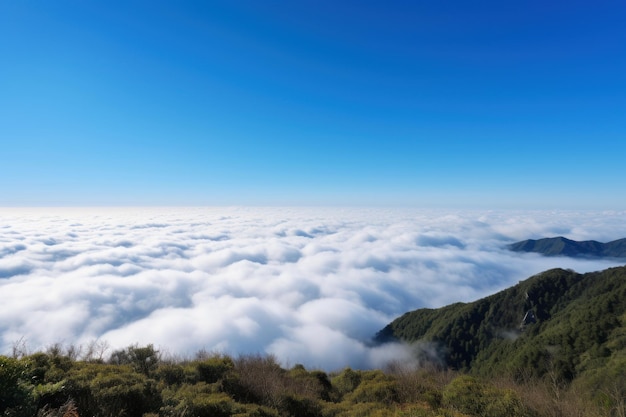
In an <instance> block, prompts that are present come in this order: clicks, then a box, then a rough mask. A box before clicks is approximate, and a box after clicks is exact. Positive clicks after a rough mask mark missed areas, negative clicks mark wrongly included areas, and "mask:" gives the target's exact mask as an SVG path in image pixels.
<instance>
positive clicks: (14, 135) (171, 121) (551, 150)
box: [0, 0, 626, 209]
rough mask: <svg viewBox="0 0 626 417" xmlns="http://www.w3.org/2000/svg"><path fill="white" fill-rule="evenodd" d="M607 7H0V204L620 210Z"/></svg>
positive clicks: (623, 171)
mask: <svg viewBox="0 0 626 417" xmlns="http://www.w3.org/2000/svg"><path fill="white" fill-rule="evenodd" d="M625 21H626V3H624V2H623V1H621V0H620V1H599V2H590V1H585V2H578V1H567V2H565V1H550V2H545V1H532V0H531V1H525V2H503V1H472V2H469V1H465V2H461V1H436V2H425V1H424V2H422V1H406V2H404V1H388V2H373V1H342V2H340V1H323V0H322V1H296V2H294V1H210V2H204V1H197V2H191V1H169V2H161V1H145V2H141V1H101V2H95V1H93V2H84V1H65V0H61V1H54V2H45V1H5V2H2V3H0V60H1V61H0V62H1V65H0V92H1V93H0V145H1V148H0V170H1V171H0V172H1V174H2V175H1V176H0V205H6V206H30V205H71V206H75V205H78V206H80V205H408V206H423V207H432V206H435V207H436V206H447V207H465V206H467V207H485V208H509V207H511V208H576V209H578V208H594V209H597V208H601V209H604V208H606V209H624V208H626V198H625V197H624V195H626V185H625V184H626V181H624V179H625V178H626V164H625V163H624V159H625V158H624V157H625V156H626V25H624V22H625Z"/></svg>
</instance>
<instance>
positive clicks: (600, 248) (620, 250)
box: [508, 236, 626, 258]
mask: <svg viewBox="0 0 626 417" xmlns="http://www.w3.org/2000/svg"><path fill="white" fill-rule="evenodd" d="M508 247H509V249H510V250H512V251H515V252H536V253H541V254H543V255H547V256H572V257H609V258H626V239H619V240H614V241H612V242H608V243H602V242H597V241H595V240H584V241H580V242H579V241H575V240H571V239H567V238H564V237H562V236H558V237H550V238H544V239H537V240H534V239H528V240H523V241H521V242H516V243H513V244H511V245H509V246H508Z"/></svg>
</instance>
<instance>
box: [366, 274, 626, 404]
mask: <svg viewBox="0 0 626 417" xmlns="http://www.w3.org/2000/svg"><path fill="white" fill-rule="evenodd" d="M529 312H530V313H529ZM527 313H528V315H527ZM528 317H532V319H528ZM525 318H526V320H525ZM377 337H378V340H379V341H381V342H382V341H388V340H393V339H400V340H404V341H408V342H415V343H416V349H417V348H419V347H420V346H423V345H424V344H429V345H430V346H431V350H432V348H433V347H434V348H436V350H437V351H438V352H439V353H440V355H441V357H439V358H438V360H439V361H440V362H441V363H445V364H446V365H447V366H449V367H451V368H452V369H455V370H459V371H463V372H467V373H470V374H472V375H474V376H481V377H483V378H488V379H493V378H498V377H502V376H504V377H507V378H511V379H512V380H514V381H517V382H518V383H528V382H529V381H548V382H549V384H550V389H551V390H552V391H553V392H555V395H556V394H557V393H558V394H559V395H560V394H561V393H562V392H563V391H567V390H580V391H581V392H584V393H585V395H584V396H585V397H587V398H588V399H589V400H590V401H595V402H596V403H603V404H605V405H606V406H607V407H609V406H610V405H611V404H616V403H619V401H617V402H616V400H615V398H620V397H621V398H622V399H623V398H625V397H626V267H619V268H611V269H607V270H605V271H601V272H593V273H588V274H577V273H575V272H573V271H567V270H562V269H554V270H550V271H546V272H544V273H541V274H538V275H536V276H534V277H531V278H529V279H527V280H525V281H522V282H520V283H519V284H518V285H516V286H514V287H512V288H508V289H506V290H504V291H501V292H499V293H497V294H494V295H492V296H490V297H487V298H484V299H481V300H478V301H475V302H473V303H467V304H464V303H458V304H453V305H450V306H447V307H444V308H440V309H420V310H416V311H413V312H410V313H406V314H404V315H403V316H402V317H400V318H398V319H397V320H395V321H394V322H392V323H391V324H389V325H388V326H387V327H386V328H385V329H383V330H382V331H381V332H380V333H379V335H378V336H377ZM423 359H428V358H423ZM609 397H610V398H609ZM621 404H622V405H621V406H622V407H623V401H622V402H621ZM482 414H484V415H487V414H488V413H486V412H483V413H482ZM619 415H623V414H619Z"/></svg>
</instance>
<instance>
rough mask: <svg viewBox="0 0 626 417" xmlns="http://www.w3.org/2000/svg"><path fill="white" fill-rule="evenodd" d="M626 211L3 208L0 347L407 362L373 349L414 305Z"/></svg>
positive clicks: (400, 350)
mask: <svg viewBox="0 0 626 417" xmlns="http://www.w3.org/2000/svg"><path fill="white" fill-rule="evenodd" d="M625 216H626V213H623V212H603V213H601V212H580V213H577V212H505V211H499V212H486V211H483V212H479V211H474V212H462V211H454V212H435V211H420V210H413V211H411V210H382V209H350V210H348V209H279V208H276V209H253V208H230V209H228V208H192V209H156V208H155V209H81V210H79V209H73V210H70V209H20V210H19V211H17V210H11V209H3V210H0V352H3V353H8V352H10V350H11V347H12V345H13V344H14V343H15V342H17V341H18V340H19V339H22V338H23V339H25V340H27V341H28V343H29V345H30V346H31V347H32V348H33V349H38V348H42V347H45V346H46V345H49V344H51V343H56V342H63V343H75V344H80V343H83V344H85V343H88V342H89V341H90V340H93V339H95V338H100V339H101V340H106V341H107V342H108V343H109V344H110V345H111V346H112V347H113V348H121V347H125V346H127V345H130V344H132V343H142V344H145V343H154V344H155V345H157V346H160V347H161V348H162V349H164V350H166V351H168V352H171V353H179V354H183V355H185V354H193V353H194V352H195V351H197V350H199V349H207V350H219V351H224V352H226V353H231V354H238V353H264V352H266V353H274V354H276V355H277V356H278V357H279V359H281V360H282V361H284V363H285V364H289V363H291V364H294V363H303V364H305V365H308V366H320V367H324V368H326V369H334V368H340V367H343V366H347V365H350V366H353V367H368V366H382V365H383V362H385V361H387V360H391V359H403V358H404V359H407V358H408V356H407V355H410V349H407V348H406V347H402V346H396V345H393V346H388V347H385V348H380V347H379V348H373V347H371V346H369V345H368V339H369V338H370V337H372V336H373V335H374V334H375V332H376V331H378V330H380V329H381V328H382V327H383V326H384V325H385V324H387V323H388V322H389V321H391V320H392V319H394V318H395V317H397V316H398V315H400V314H402V313H404V312H406V311H409V310H413V309H416V308H419V307H438V306H442V305H445V304H448V303H452V302H456V301H472V300H475V299H478V298H480V297H483V296H486V295H488V294H491V293H493V292H495V291H497V290H500V289H502V288H505V287H508V286H510V285H513V284H515V283H517V281H519V280H521V279H524V278H527V277H529V276H531V275H533V274H535V273H537V272H540V271H543V270H545V269H549V268H554V267H563V268H572V269H574V270H577V271H580V272H586V271H591V270H599V269H604V268H607V267H610V266H614V265H616V263H615V262H612V261H606V260H581V259H568V258H546V257H541V256H538V255H535V254H518V253H513V252H510V251H508V250H506V248H505V245H506V244H507V243H511V242H514V241H517V240H522V239H526V238H538V237H544V236H556V235H565V236H567V237H570V238H572V239H596V240H601V241H609V240H613V239H618V238H622V237H625V236H626V222H624V218H625Z"/></svg>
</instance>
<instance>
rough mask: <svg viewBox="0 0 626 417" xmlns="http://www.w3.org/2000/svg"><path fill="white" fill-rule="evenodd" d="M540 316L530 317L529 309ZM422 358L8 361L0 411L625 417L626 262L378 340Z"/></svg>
mask: <svg viewBox="0 0 626 417" xmlns="http://www.w3.org/2000/svg"><path fill="white" fill-rule="evenodd" d="M529 311H532V312H533V315H532V320H531V319H529V318H528V317H529V316H526V320H523V318H524V316H525V315H526V313H527V312H529ZM396 338H400V339H404V340H406V341H411V342H415V345H414V346H415V352H416V355H417V357H418V358H419V359H420V363H421V366H420V367H418V368H414V367H412V366H410V365H408V364H403V363H390V364H389V365H388V367H387V368H385V369H384V370H367V371H364V370H354V369H350V368H346V369H343V370H340V371H337V372H333V373H326V372H324V371H320V370H307V369H306V368H305V367H304V366H302V365H295V366H294V367H292V368H291V369H284V368H283V367H281V366H280V365H279V363H278V362H277V361H276V359H275V358H274V357H272V356H264V355H247V356H239V357H230V356H226V355H222V354H210V353H207V352H200V353H198V354H197V356H196V357H195V358H193V359H173V358H166V357H163V356H162V355H161V354H160V352H159V351H158V350H156V349H155V348H154V346H152V345H148V346H129V347H128V348H126V349H122V350H119V351H115V352H113V353H112V354H111V355H109V356H108V357H107V358H105V357H104V354H103V352H104V348H103V346H100V345H94V346H90V347H89V348H88V349H87V350H86V352H85V353H84V354H83V355H81V350H80V349H76V348H72V347H70V348H63V347H61V346H59V345H55V346H52V347H50V348H49V349H48V350H47V351H46V352H37V353H34V354H28V353H25V352H24V351H23V350H21V349H15V350H14V354H13V356H11V357H6V356H0V415H1V416H15V417H22V416H23V417H81V416H82V417H87V416H96V417H100V416H102V417H170V416H171V417H187V416H192V417H196V416H197V417H204V416H215V417H221V416H223V417H228V416H237V417H246V416H250V417H252V416H254V417H287V416H299V417H359V416H380V417H385V416H394V417H437V416H439V417H441V416H443V417H446V416H447V417H464V416H465V417H467V416H481V417H482V416H484V417H491V416H493V417H496V416H512V417H516V416H525V417H544V416H545V417H559V416H562V417H565V416H583V415H584V416H591V417H626V400H625V398H626V377H625V375H626V267H624V268H613V269H609V270H606V271H602V272H596V273H590V274H584V275H581V274H577V273H575V272H572V271H566V270H560V269H556V270H550V271H547V272H544V273H542V274H539V275H537V276H534V277H531V278H529V279H528V280H526V281H523V282H520V283H519V284H518V285H516V286H514V287H512V288H509V289H507V290H505V291H502V292H500V293H498V294H495V295H492V296H491V297H487V298H485V299H482V300H478V301H476V302H474V303H467V304H463V303H458V304H454V305H451V306H447V307H444V308H441V309H422V310H417V311H414V312H411V313H407V314H405V315H404V316H402V317H400V318H399V319H397V320H396V321H394V322H393V323H391V324H390V325H389V326H387V327H386V328H385V329H384V330H383V331H382V332H381V333H380V335H379V341H383V340H389V339H396Z"/></svg>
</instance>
